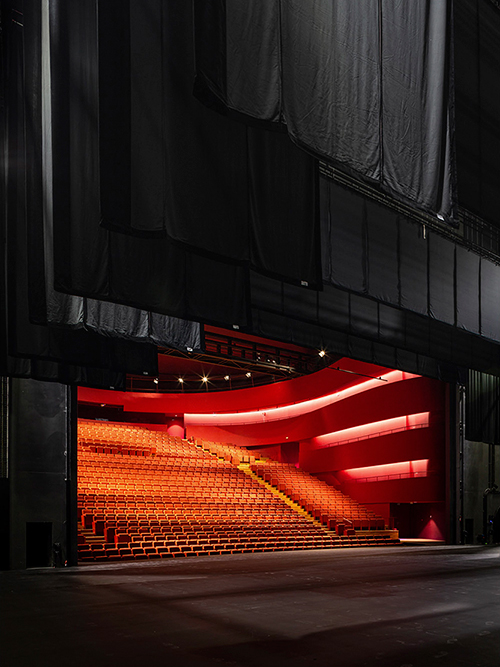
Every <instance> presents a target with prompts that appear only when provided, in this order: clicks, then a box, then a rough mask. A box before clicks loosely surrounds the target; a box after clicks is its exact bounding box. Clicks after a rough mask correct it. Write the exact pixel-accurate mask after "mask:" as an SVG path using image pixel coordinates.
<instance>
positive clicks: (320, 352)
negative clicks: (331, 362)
mask: <svg viewBox="0 0 500 667" xmlns="http://www.w3.org/2000/svg"><path fill="white" fill-rule="evenodd" d="M318 354H319V356H320V357H324V356H325V354H326V352H325V351H324V350H320V351H319V352H318Z"/></svg>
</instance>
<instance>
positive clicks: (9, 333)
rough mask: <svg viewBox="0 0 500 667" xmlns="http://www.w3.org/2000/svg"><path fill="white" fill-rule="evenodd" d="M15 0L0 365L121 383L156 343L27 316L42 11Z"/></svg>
mask: <svg viewBox="0 0 500 667" xmlns="http://www.w3.org/2000/svg"><path fill="white" fill-rule="evenodd" d="M21 8H22V9H23V10H24V13H21V14H20V16H23V17H24V19H26V23H25V24H21V21H10V20H9V21H7V22H6V25H5V31H4V33H3V44H2V46H3V47H4V53H3V54H2V55H3V68H2V73H3V79H2V83H3V85H4V88H3V90H4V91H6V96H5V109H6V113H5V116H4V118H3V119H2V121H3V122H2V139H3V146H4V147H5V149H4V156H5V159H6V165H7V166H8V168H7V169H6V170H5V172H4V173H5V174H6V180H5V181H4V182H3V185H4V186H5V190H4V194H5V198H4V202H5V207H3V209H2V211H3V212H4V213H5V216H2V257H1V276H2V282H1V294H2V300H1V314H0V327H1V341H0V343H1V349H0V373H2V374H6V375H15V376H21V377H33V378H35V379H42V380H55V381H59V382H63V383H69V382H78V383H82V384H89V385H91V386H101V387H106V388H109V387H115V388H122V387H123V386H124V381H125V373H127V372H131V373H141V374H143V373H146V374H148V375H155V374H157V369H158V365H157V352H156V346H155V345H153V344H145V343H141V344H138V343H135V342H133V341H131V340H119V339H114V340H113V339H110V338H109V337H103V336H99V335H97V334H95V333H90V332H87V331H84V330H79V331H71V330H66V329H62V328H54V327H49V326H41V325H38V324H34V322H33V321H32V318H31V316H30V311H29V305H30V301H31V300H32V298H33V294H32V291H31V290H30V283H29V280H28V276H29V271H28V268H29V267H30V262H29V260H28V220H29V219H30V215H31V213H32V212H33V211H34V210H35V209H36V208H37V207H38V208H39V210H40V211H41V210H42V208H43V206H44V204H45V202H44V200H43V198H42V197H41V196H40V178H39V176H40V172H41V163H40V157H41V156H40V150H37V148H38V146H39V144H37V143H36V142H33V137H34V136H35V135H36V131H37V129H39V128H36V127H35V126H34V118H35V117H36V115H37V114H38V113H39V111H40V100H41V97H40V91H39V87H37V86H33V85H32V84H33V81H34V79H35V77H34V72H35V70H36V68H37V66H38V65H37V63H38V64H39V60H37V58H36V57H32V56H33V54H34V52H35V51H34V50H33V49H35V50H36V46H37V44H39V43H40V39H39V28H40V25H41V14H40V6H39V3H33V4H32V3H30V2H28V1H26V2H24V4H23V6H22V7H21ZM13 9H17V5H16V7H13ZM31 10H33V11H31ZM4 16H5V15H4ZM24 19H23V20H24ZM27 37H33V40H31V39H29V38H27ZM40 249H42V250H43V245H42V246H41V248H40Z"/></svg>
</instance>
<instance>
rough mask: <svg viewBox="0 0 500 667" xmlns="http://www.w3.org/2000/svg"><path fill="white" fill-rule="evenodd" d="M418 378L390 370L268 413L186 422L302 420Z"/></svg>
mask: <svg viewBox="0 0 500 667" xmlns="http://www.w3.org/2000/svg"><path fill="white" fill-rule="evenodd" d="M418 377H420V376H419V375H413V374H411V373H404V372H402V371H390V372H389V373H385V374H384V375H382V376H381V377H380V378H374V379H370V380H365V381H363V382H359V383H358V384H355V385H354V386H352V387H348V388H347V389H342V390H341V391H336V392H334V393H332V394H327V395H326V396H320V397H318V398H312V399H309V400H306V401H300V402H299V403H294V404H292V405H285V406H281V407H276V408H267V409H265V410H252V411H248V412H230V413H212V414H207V413H197V414H194V413H186V414H185V415H184V423H185V424H186V426H187V425H192V426H195V425H207V426H209V425H214V426H231V425H233V426H236V425H243V424H262V423H267V422H273V421H281V420H284V419H292V418H294V417H300V416H302V415H305V414H308V413H309V412H313V411H315V410H320V409H321V408H324V407H326V406H328V405H332V404H334V403H337V402H339V401H343V400H344V399H346V398H349V397H350V396H356V395H357V394H361V393H363V392H366V391H369V390H371V389H375V388H379V387H381V386H383V385H387V384H392V383H393V382H401V381H403V380H409V379H412V378H418Z"/></svg>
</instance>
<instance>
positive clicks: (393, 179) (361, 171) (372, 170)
mask: <svg viewBox="0 0 500 667" xmlns="http://www.w3.org/2000/svg"><path fill="white" fill-rule="evenodd" d="M196 4H197V6H198V7H200V9H199V15H198V16H197V18H198V20H197V21H196V23H195V33H196V39H197V42H198V43H199V44H200V46H199V48H198V59H197V76H198V90H199V91H200V98H201V99H204V100H205V101H206V102H208V101H209V100H210V101H211V103H212V105H213V106H217V104H218V106H219V108H225V109H226V110H227V111H229V112H231V113H233V114H235V115H236V116H237V117H238V116H239V115H243V116H246V117H247V118H251V119H257V120H259V121H262V122H266V123H268V124H270V125H277V124H280V123H284V124H286V127H287V130H288V132H289V133H290V136H291V137H292V138H293V140H294V141H295V142H296V143H297V144H298V145H299V146H302V147H303V148H305V149H306V150H308V151H310V152H312V153H313V154H315V155H317V156H318V157H320V158H322V159H324V160H327V161H330V162H331V163H333V164H335V165H336V166H338V167H339V168H342V169H344V170H346V171H349V172H350V173H353V174H354V175H356V176H357V177H358V178H363V179H368V180H370V181H371V182H373V183H374V184H377V185H378V186H379V187H380V188H382V189H383V190H385V191H386V192H388V193H390V194H391V195H392V196H394V197H396V198H401V199H403V200H405V201H408V202H411V203H412V204H413V205H416V206H418V207H420V208H422V209H424V210H426V211H429V212H432V213H434V214H437V215H440V216H442V217H444V218H447V219H450V220H451V219H452V216H453V209H454V204H455V192H454V178H453V168H452V159H453V156H452V147H451V120H450V119H451V91H450V81H451V75H452V68H453V63H452V59H451V47H450V44H451V34H450V30H451V3H450V2H449V0H421V1H419V2H413V3H404V2H401V1H400V0H365V2H363V3H356V2H352V1H351V0H311V2H307V3H304V2H302V0H287V2H281V1H280V0H253V1H252V2H250V3H248V2H243V1H242V0H231V2H227V1H226V2H225V4H222V3H221V0H207V2H205V0H196ZM207 4H208V5H209V6H210V9H207V7H206V5H207ZM202 6H203V9H202V8H201V7H202ZM207 14H211V15H212V19H213V17H214V16H216V17H217V21H218V22H220V21H223V24H224V28H225V30H222V29H221V27H220V25H219V24H217V25H216V21H215V20H208V21H205V20H203V19H204V16H206V15H207ZM209 43H212V48H213V50H214V51H217V57H215V56H213V55H210V50H209V48H208V47H207V45H208V44H209ZM214 100H217V103H216V102H215V101H214Z"/></svg>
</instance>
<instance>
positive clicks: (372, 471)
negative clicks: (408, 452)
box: [335, 459, 429, 482]
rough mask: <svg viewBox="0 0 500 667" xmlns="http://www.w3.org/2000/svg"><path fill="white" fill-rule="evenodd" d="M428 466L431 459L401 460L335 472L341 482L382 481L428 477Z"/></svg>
mask: <svg viewBox="0 0 500 667" xmlns="http://www.w3.org/2000/svg"><path fill="white" fill-rule="evenodd" d="M428 467H429V459H420V460H418V461H399V462H398V463H385V464H384V465H379V466H367V467H364V468H350V469H349V470H339V471H338V472H336V473H335V476H336V477H337V479H338V480H339V481H340V482H354V481H356V482H360V481H367V482H368V481H370V482H375V481H377V482H381V481H385V480H390V479H407V478H411V477H427V474H428Z"/></svg>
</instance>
